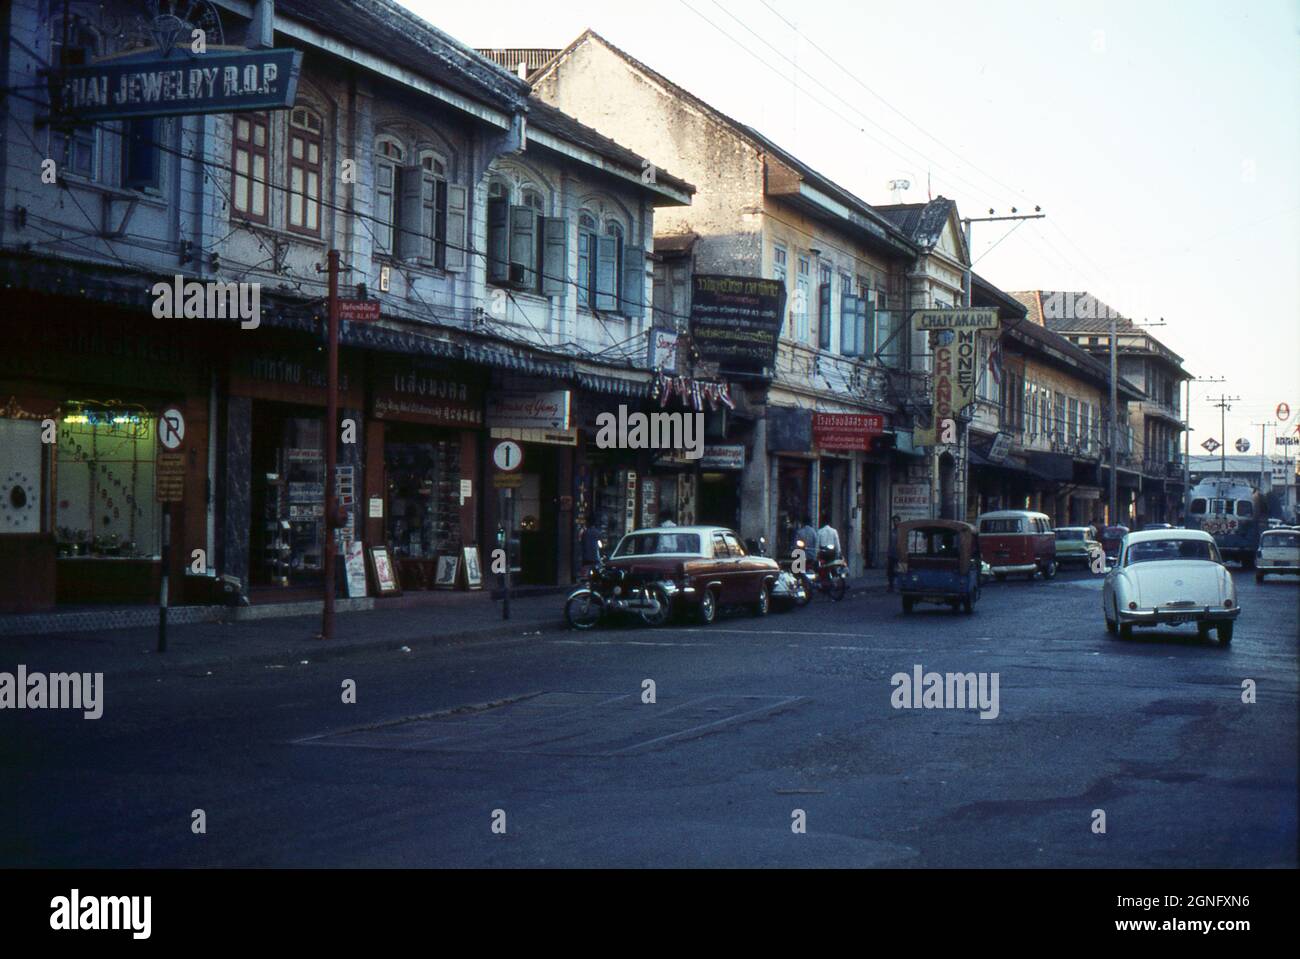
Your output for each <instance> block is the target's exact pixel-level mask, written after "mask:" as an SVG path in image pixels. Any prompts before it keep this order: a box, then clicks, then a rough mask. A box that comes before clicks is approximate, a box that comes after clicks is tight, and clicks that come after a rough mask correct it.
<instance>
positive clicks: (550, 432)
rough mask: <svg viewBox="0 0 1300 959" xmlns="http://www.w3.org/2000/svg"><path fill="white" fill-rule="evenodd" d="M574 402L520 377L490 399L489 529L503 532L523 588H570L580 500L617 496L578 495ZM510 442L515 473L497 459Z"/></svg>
mask: <svg viewBox="0 0 1300 959" xmlns="http://www.w3.org/2000/svg"><path fill="white" fill-rule="evenodd" d="M573 403H574V399H573V391H571V390H568V389H553V388H548V387H544V386H542V385H541V384H540V383H538V382H536V381H534V380H531V379H527V378H522V377H520V378H502V379H499V380H498V382H496V383H494V384H493V388H492V390H491V391H490V392H489V393H488V397H487V404H486V422H487V428H488V437H487V447H488V448H487V450H486V456H485V461H486V462H487V463H488V470H489V473H490V487H489V490H488V495H487V496H485V497H484V500H483V513H484V523H485V526H486V527H487V528H489V529H492V530H497V529H498V528H503V529H505V531H506V534H507V538H508V540H509V542H510V562H511V572H512V575H513V577H514V581H515V582H516V583H518V584H519V585H525V586H530V585H535V586H553V585H556V584H560V583H568V582H571V581H572V577H573V575H574V543H575V538H576V534H575V530H574V506H575V500H576V499H578V498H583V499H593V500H595V499H599V500H600V501H601V503H602V505H603V501H604V498H605V497H606V496H607V495H610V493H611V491H609V490H606V489H604V488H597V487H596V485H595V484H594V482H593V481H591V480H588V481H587V486H586V488H585V489H583V490H582V492H581V494H576V493H575V487H576V486H578V485H579V483H578V482H576V481H575V472H574V463H575V458H576V455H575V454H576V453H577V450H578V437H579V431H578V429H577V428H576V427H575V426H574V422H575V419H574V414H573ZM593 435H594V433H593ZM504 440H509V441H512V442H514V443H516V444H517V445H518V447H519V450H520V452H521V454H522V456H521V459H520V461H519V463H518V465H513V466H511V468H509V469H503V468H501V466H500V465H499V464H498V463H496V462H495V461H494V459H493V457H492V452H493V449H494V448H495V447H496V445H497V444H499V443H501V442H502V441H504ZM632 481H633V482H635V474H634V475H633V478H632ZM610 508H611V511H612V507H610Z"/></svg>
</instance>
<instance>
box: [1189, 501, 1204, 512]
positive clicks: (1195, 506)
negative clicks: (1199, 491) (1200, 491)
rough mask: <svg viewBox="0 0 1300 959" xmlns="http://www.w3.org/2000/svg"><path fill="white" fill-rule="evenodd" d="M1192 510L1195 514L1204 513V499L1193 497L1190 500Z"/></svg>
mask: <svg viewBox="0 0 1300 959" xmlns="http://www.w3.org/2000/svg"><path fill="white" fill-rule="evenodd" d="M1192 512H1193V513H1197V514H1200V513H1204V512H1205V500H1203V499H1194V500H1192Z"/></svg>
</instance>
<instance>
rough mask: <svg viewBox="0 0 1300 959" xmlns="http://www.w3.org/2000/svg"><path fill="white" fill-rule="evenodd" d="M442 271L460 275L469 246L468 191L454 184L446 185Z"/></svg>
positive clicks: (466, 259)
mask: <svg viewBox="0 0 1300 959" xmlns="http://www.w3.org/2000/svg"><path fill="white" fill-rule="evenodd" d="M442 239H443V243H444V244H445V246H446V254H445V257H444V259H445V265H444V269H446V270H447V271H448V272H451V273H460V272H462V271H463V270H464V269H465V264H466V262H467V261H468V258H467V257H466V255H465V251H466V248H467V247H468V246H469V190H468V189H467V188H466V187H463V186H459V185H458V184H455V183H448V184H447V233H446V236H444V237H443V238H442Z"/></svg>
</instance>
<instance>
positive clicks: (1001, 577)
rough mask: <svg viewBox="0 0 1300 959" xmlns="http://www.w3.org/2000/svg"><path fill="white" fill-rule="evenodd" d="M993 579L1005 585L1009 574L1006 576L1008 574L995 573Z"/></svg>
mask: <svg viewBox="0 0 1300 959" xmlns="http://www.w3.org/2000/svg"><path fill="white" fill-rule="evenodd" d="M993 578H994V579H996V580H997V581H998V582H999V583H1005V582H1006V581H1007V574H1006V573H994V574H993Z"/></svg>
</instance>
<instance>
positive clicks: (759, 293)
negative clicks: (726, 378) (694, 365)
mask: <svg viewBox="0 0 1300 959" xmlns="http://www.w3.org/2000/svg"><path fill="white" fill-rule="evenodd" d="M692 283H693V290H694V293H693V296H692V298H691V342H692V343H693V345H694V346H695V348H696V350H697V351H698V353H699V358H700V359H701V360H705V361H708V362H713V363H717V364H718V366H719V368H720V369H721V370H722V371H724V372H725V371H726V370H762V369H765V368H767V367H771V366H773V365H774V364H775V362H776V345H777V340H778V339H779V338H780V336H781V324H782V322H783V320H784V318H785V284H784V283H783V282H782V281H780V280H765V279H761V278H759V277H749V276H718V275H714V274H704V273H697V274H695V275H694V277H693V278H692Z"/></svg>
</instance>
